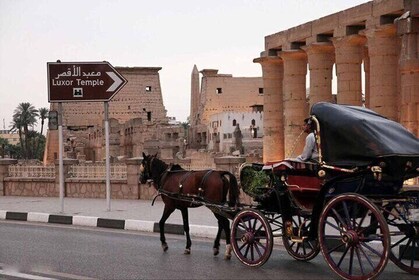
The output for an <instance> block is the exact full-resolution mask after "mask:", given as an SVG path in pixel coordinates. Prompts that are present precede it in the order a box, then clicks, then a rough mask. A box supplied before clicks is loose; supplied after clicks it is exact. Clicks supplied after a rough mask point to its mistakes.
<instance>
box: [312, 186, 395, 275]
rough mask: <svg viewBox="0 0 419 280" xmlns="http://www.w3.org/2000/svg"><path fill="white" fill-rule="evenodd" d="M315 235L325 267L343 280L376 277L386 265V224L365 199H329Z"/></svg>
mask: <svg viewBox="0 0 419 280" xmlns="http://www.w3.org/2000/svg"><path fill="white" fill-rule="evenodd" d="M318 236H319V243H320V249H321V251H322V253H323V256H324V258H325V260H326V262H327V264H328V265H329V267H330V268H331V269H332V270H333V271H334V272H335V273H337V274H338V275H339V276H340V277H342V278H344V279H371V278H376V277H377V276H378V275H379V274H380V273H381V272H382V271H383V270H384V268H385V266H386V265H387V261H388V258H389V251H390V233H389V229H388V225H387V222H386V220H385V219H384V217H383V215H382V214H381V212H380V210H379V209H378V208H377V207H376V206H375V205H374V204H373V203H372V202H370V201H369V200H368V199H367V198H365V197H364V196H361V195H358V194H343V195H339V196H336V197H334V198H333V199H331V200H330V201H329V202H328V203H327V204H326V206H325V208H324V210H323V212H322V214H321V216H320V220H319V234H318Z"/></svg>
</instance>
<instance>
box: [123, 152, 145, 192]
mask: <svg viewBox="0 0 419 280" xmlns="http://www.w3.org/2000/svg"><path fill="white" fill-rule="evenodd" d="M141 161H142V159H141V158H130V159H127V160H126V162H125V163H126V165H127V188H128V190H129V193H132V194H133V195H134V196H135V197H136V198H137V199H140V198H141V192H140V182H139V178H140V165H141ZM133 198H134V197H133Z"/></svg>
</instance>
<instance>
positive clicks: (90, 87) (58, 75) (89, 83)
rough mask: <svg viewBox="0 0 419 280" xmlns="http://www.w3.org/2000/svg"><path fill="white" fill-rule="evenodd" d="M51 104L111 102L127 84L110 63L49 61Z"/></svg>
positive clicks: (49, 99)
mask: <svg viewBox="0 0 419 280" xmlns="http://www.w3.org/2000/svg"><path fill="white" fill-rule="evenodd" d="M47 67H48V101H49V102H70V101H110V100H111V99H112V98H113V97H114V96H115V94H116V93H117V92H118V91H119V90H120V89H121V88H122V87H123V86H124V85H125V84H126V83H127V80H126V79H125V78H124V77H123V76H122V75H121V74H120V73H118V72H117V71H116V70H115V68H114V67H113V66H112V65H111V64H109V62H106V61H104V62H48V63H47Z"/></svg>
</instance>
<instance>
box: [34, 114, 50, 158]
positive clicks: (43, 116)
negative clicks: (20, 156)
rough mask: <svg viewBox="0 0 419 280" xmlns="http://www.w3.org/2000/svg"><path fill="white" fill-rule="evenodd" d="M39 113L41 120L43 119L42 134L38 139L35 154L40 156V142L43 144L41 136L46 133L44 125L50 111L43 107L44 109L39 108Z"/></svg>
mask: <svg viewBox="0 0 419 280" xmlns="http://www.w3.org/2000/svg"><path fill="white" fill-rule="evenodd" d="M38 112H39V118H40V119H41V133H40V135H39V136H38V137H37V138H36V139H37V140H36V143H37V144H36V149H35V154H38V153H39V145H40V142H41V141H40V136H42V132H43V131H44V123H45V119H46V118H48V113H49V111H48V109H47V108H44V107H42V108H39V109H38ZM36 157H37V156H36Z"/></svg>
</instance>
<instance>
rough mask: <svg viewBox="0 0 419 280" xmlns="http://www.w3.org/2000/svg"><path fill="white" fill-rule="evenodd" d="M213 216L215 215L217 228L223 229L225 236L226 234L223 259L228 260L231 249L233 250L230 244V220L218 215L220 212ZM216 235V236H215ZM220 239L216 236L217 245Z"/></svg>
mask: <svg viewBox="0 0 419 280" xmlns="http://www.w3.org/2000/svg"><path fill="white" fill-rule="evenodd" d="M214 215H215V217H217V220H218V229H219V231H221V229H222V230H224V233H225V236H226V251H225V254H224V259H225V260H230V259H231V251H232V250H233V249H232V248H231V244H230V221H229V220H228V219H227V218H226V217H224V216H222V215H220V214H214ZM217 237H218V236H217ZM219 242H220V239H219V238H218V246H219V245H220V243H219Z"/></svg>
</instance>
